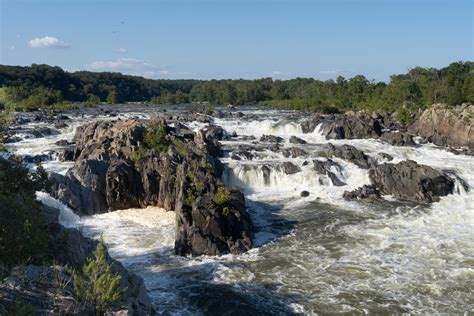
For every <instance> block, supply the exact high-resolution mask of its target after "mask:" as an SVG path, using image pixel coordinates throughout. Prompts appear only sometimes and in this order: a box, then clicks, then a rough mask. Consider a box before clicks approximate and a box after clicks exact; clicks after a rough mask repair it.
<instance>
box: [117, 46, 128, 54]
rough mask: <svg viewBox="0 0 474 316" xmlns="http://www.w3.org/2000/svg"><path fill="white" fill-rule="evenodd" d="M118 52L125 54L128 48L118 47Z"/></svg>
mask: <svg viewBox="0 0 474 316" xmlns="http://www.w3.org/2000/svg"><path fill="white" fill-rule="evenodd" d="M117 52H119V53H122V54H125V53H126V52H127V49H126V48H123V47H120V48H119V49H117Z"/></svg>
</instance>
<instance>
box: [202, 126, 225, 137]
mask: <svg viewBox="0 0 474 316" xmlns="http://www.w3.org/2000/svg"><path fill="white" fill-rule="evenodd" d="M203 131H204V136H205V137H206V138H207V139H208V140H223V139H224V138H225V136H227V133H226V132H225V131H224V129H223V128H222V127H220V126H217V125H210V126H207V127H205V128H204V129H203Z"/></svg>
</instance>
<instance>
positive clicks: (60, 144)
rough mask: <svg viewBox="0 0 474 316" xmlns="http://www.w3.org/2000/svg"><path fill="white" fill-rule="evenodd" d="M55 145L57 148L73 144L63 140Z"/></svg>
mask: <svg viewBox="0 0 474 316" xmlns="http://www.w3.org/2000/svg"><path fill="white" fill-rule="evenodd" d="M55 144H56V145H57V146H69V145H71V144H72V143H71V142H69V141H68V140H66V139H61V140H58V141H57V142H56V143H55Z"/></svg>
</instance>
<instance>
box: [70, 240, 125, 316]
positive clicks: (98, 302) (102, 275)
mask: <svg viewBox="0 0 474 316" xmlns="http://www.w3.org/2000/svg"><path fill="white" fill-rule="evenodd" d="M107 256H108V255H107V248H106V246H105V243H104V241H103V240H101V241H100V242H99V243H98V244H97V247H96V249H95V251H94V253H93V256H92V257H91V258H89V259H88V260H87V262H86V263H85V264H84V266H83V267H82V270H81V271H73V284H74V291H75V293H76V296H77V297H78V298H79V300H80V301H81V302H82V303H83V304H85V305H93V306H95V307H96V309H97V310H98V311H99V312H104V311H105V310H106V309H107V308H109V307H112V306H114V305H115V304H117V303H118V302H120V300H121V299H122V294H123V290H122V289H121V288H120V281H121V276H120V275H119V274H115V273H113V272H112V264H111V263H110V262H109V260H108V258H107Z"/></svg>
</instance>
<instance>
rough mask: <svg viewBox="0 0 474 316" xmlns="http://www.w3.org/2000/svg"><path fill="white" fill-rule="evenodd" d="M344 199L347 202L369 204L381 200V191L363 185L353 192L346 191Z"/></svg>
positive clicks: (372, 186) (371, 186)
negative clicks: (357, 201) (361, 201)
mask: <svg viewBox="0 0 474 316" xmlns="http://www.w3.org/2000/svg"><path fill="white" fill-rule="evenodd" d="M343 198H344V199H346V200H364V201H367V202H375V201H377V200H380V199H381V195H380V192H379V190H378V189H377V188H376V187H375V186H374V185H363V186H362V187H360V188H358V189H356V190H353V191H345V192H344V194H343Z"/></svg>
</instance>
